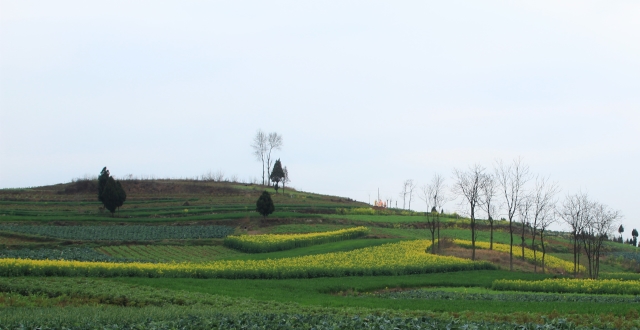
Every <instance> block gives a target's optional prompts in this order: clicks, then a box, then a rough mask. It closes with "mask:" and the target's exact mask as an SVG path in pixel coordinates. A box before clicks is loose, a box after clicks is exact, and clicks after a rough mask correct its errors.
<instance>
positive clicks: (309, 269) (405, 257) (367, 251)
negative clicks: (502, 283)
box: [0, 240, 496, 278]
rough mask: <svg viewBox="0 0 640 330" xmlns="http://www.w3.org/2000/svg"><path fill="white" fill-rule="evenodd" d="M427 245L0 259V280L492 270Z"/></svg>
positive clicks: (416, 242) (426, 242)
mask: <svg viewBox="0 0 640 330" xmlns="http://www.w3.org/2000/svg"><path fill="white" fill-rule="evenodd" d="M430 245H431V241H429V240H414V241H402V242H399V243H389V244H384V245H380V246H375V247H368V248H363V249H357V250H353V251H347V252H334V253H326V254H320V255H310V256H302V257H293V258H282V259H267V260H226V261H214V262H209V263H137V262H133V263H110V262H82V261H64V260H26V259H0V276H24V275H35V276H103V277H112V276H137V277H196V278H211V277H222V278H308V277H322V276H352V275H401V274H419V273H431V272H445V271H460V270H473V269H496V267H495V266H494V265H492V264H491V263H488V262H473V261H471V260H466V259H461V258H456V257H447V256H437V255H432V254H430V253H427V252H425V251H426V250H427V249H428V248H429V246H430Z"/></svg>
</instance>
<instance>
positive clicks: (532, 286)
mask: <svg viewBox="0 0 640 330" xmlns="http://www.w3.org/2000/svg"><path fill="white" fill-rule="evenodd" d="M492 288H493V289H494V290H502V291H505V290H509V291H533V292H556V293H594V294H633V295H637V294H640V282H639V281H622V280H615V279H609V280H591V279H566V278H563V279H544V280H541V281H524V280H495V281H494V282H493V285H492Z"/></svg>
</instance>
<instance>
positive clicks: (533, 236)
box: [531, 226, 538, 273]
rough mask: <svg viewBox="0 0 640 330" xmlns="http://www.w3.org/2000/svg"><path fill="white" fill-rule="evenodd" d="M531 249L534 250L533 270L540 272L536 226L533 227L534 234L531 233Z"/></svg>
mask: <svg viewBox="0 0 640 330" xmlns="http://www.w3.org/2000/svg"><path fill="white" fill-rule="evenodd" d="M531 250H533V272H534V273H537V272H538V264H537V262H538V259H537V256H536V227H535V226H534V227H533V235H531Z"/></svg>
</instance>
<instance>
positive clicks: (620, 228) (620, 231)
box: [618, 225, 624, 243]
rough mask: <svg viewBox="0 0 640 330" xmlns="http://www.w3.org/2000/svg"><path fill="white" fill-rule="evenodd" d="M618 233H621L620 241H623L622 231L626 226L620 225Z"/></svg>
mask: <svg viewBox="0 0 640 330" xmlns="http://www.w3.org/2000/svg"><path fill="white" fill-rule="evenodd" d="M618 233H619V234H620V243H622V233H624V227H623V226H622V225H620V227H618Z"/></svg>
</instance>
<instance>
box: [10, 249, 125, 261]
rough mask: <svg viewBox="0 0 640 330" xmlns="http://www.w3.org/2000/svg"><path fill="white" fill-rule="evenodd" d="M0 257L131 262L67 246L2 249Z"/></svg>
mask: <svg viewBox="0 0 640 330" xmlns="http://www.w3.org/2000/svg"><path fill="white" fill-rule="evenodd" d="M0 258H14V259H32V260H76V261H103V262H129V261H132V260H129V259H128V258H117V257H113V256H108V255H105V254H102V253H100V252H97V251H96V250H94V249H92V248H88V247H67V248H61V249H46V248H45V249H18V250H9V249H3V250H0Z"/></svg>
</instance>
